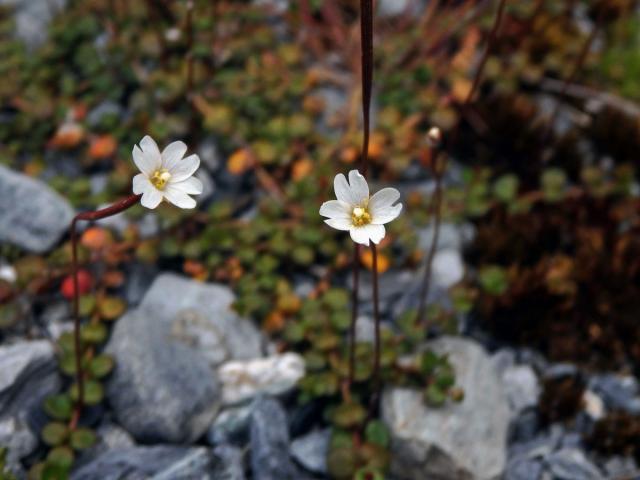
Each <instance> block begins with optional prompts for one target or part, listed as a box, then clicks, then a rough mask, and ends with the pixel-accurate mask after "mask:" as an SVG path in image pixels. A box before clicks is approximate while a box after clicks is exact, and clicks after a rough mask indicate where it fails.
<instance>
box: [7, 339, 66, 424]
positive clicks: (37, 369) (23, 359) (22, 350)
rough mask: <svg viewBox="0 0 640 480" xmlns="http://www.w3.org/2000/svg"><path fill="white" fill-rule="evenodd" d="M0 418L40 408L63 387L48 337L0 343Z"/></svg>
mask: <svg viewBox="0 0 640 480" xmlns="http://www.w3.org/2000/svg"><path fill="white" fill-rule="evenodd" d="M0 365H2V368H0V418H6V417H8V416H13V415H15V414H18V413H23V412H27V411H28V410H31V409H32V408H34V407H37V408H39V407H40V405H41V403H42V401H43V400H44V398H45V397H47V396H48V395H51V394H53V393H54V392H56V391H57V390H58V388H59V387H60V377H59V375H58V365H57V362H56V358H55V353H54V350H53V346H52V344H51V343H50V342H48V341H46V340H37V341H25V342H19V343H15V344H13V345H8V346H4V347H0Z"/></svg>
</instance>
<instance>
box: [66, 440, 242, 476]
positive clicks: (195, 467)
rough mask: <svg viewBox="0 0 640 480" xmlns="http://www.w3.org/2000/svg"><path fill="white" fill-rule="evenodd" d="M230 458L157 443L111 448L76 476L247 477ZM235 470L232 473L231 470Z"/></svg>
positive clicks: (208, 451)
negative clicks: (240, 472) (230, 461)
mask: <svg viewBox="0 0 640 480" xmlns="http://www.w3.org/2000/svg"><path fill="white" fill-rule="evenodd" d="M229 460H232V461H237V457H235V458H232V457H231V456H229V455H227V457H226V458H223V457H220V456H219V455H217V454H216V452H215V451H214V450H211V449H208V448H203V447H198V448H193V447H180V446H167V445H161V446H154V447H132V448H117V449H112V450H107V451H106V452H105V453H103V454H102V455H100V456H99V457H98V458H96V459H95V460H93V461H92V462H90V463H88V464H86V465H84V466H82V467H80V468H78V469H77V470H76V471H75V472H73V474H72V475H71V479H72V480H95V479H98V478H99V479H100V480H121V479H125V478H126V479H131V480H134V479H135V480H138V479H149V480H190V479H198V480H244V477H243V476H238V475H236V474H235V472H236V471H237V469H236V468H235V467H233V468H231V469H230V468H229V465H228V462H229ZM229 472H231V473H229Z"/></svg>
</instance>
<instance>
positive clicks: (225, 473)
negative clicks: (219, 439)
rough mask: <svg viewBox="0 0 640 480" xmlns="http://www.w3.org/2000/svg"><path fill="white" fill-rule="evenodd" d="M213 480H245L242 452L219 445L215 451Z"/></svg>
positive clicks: (228, 446)
mask: <svg viewBox="0 0 640 480" xmlns="http://www.w3.org/2000/svg"><path fill="white" fill-rule="evenodd" d="M213 453H214V455H215V457H214V462H215V463H214V471H215V473H214V476H213V480H245V478H246V477H245V474H244V461H243V453H242V450H240V449H239V448H236V447H232V446H230V445H219V446H217V447H216V448H214V449H213Z"/></svg>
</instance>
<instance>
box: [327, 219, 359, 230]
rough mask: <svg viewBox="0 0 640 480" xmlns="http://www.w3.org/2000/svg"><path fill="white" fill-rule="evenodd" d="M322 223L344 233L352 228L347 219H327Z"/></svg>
mask: <svg viewBox="0 0 640 480" xmlns="http://www.w3.org/2000/svg"><path fill="white" fill-rule="evenodd" d="M324 223H326V224H327V225H329V226H330V227H331V228H335V229H336V230H342V231H345V232H346V231H347V230H351V228H353V224H352V223H351V220H350V219H348V218H327V219H326V220H325V221H324Z"/></svg>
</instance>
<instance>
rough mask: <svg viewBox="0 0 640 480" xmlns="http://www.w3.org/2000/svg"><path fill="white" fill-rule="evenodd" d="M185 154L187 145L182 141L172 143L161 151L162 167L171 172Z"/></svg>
mask: <svg viewBox="0 0 640 480" xmlns="http://www.w3.org/2000/svg"><path fill="white" fill-rule="evenodd" d="M185 153H187V145H186V144H185V143H184V142H182V141H177V142H172V143H170V144H169V145H167V146H166V147H165V149H164V150H163V151H162V167H163V168H166V169H167V170H172V169H173V168H174V167H175V166H176V164H177V163H178V162H179V161H180V160H182V157H184V154H185Z"/></svg>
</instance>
